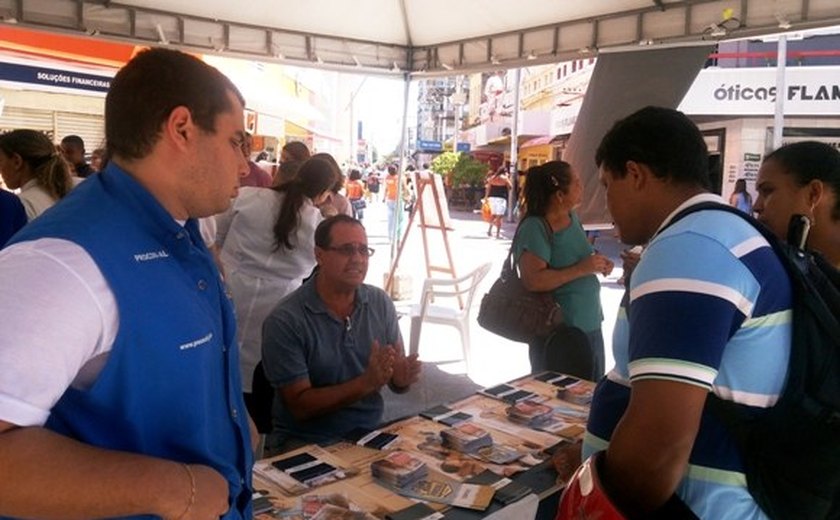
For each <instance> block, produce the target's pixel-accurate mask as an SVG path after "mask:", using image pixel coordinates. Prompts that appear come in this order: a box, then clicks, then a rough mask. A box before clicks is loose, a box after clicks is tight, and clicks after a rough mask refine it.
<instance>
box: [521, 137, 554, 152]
mask: <svg viewBox="0 0 840 520" xmlns="http://www.w3.org/2000/svg"><path fill="white" fill-rule="evenodd" d="M551 142H552V137H551V136H550V135H543V136H540V137H535V138H533V139H529V140H527V141H525V142H524V143H522V144H521V145H519V149H520V150H521V149H522V148H531V147H533V146H543V145H546V144H551Z"/></svg>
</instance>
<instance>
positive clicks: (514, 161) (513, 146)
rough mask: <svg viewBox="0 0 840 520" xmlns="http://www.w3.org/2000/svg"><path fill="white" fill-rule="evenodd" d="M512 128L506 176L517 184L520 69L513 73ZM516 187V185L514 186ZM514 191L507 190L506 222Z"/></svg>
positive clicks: (510, 209) (511, 218)
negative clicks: (508, 168)
mask: <svg viewBox="0 0 840 520" xmlns="http://www.w3.org/2000/svg"><path fill="white" fill-rule="evenodd" d="M513 78H514V79H513V83H514V85H513V125H511V126H512V127H513V128H511V129H510V171H509V172H508V175H509V177H510V178H511V179H513V180H514V182H518V180H519V179H518V174H517V172H518V171H519V164H518V163H519V82H520V80H521V79H522V69H520V68H516V69H514V72H513ZM514 186H516V184H514ZM515 192H516V190H513V189H512V190H508V207H507V221H508V222H513V221H514V211H513V209H514V208H513V207H514V205H515V204H516V195H515Z"/></svg>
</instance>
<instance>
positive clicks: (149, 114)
mask: <svg viewBox="0 0 840 520" xmlns="http://www.w3.org/2000/svg"><path fill="white" fill-rule="evenodd" d="M228 92H231V93H233V94H234V95H235V96H236V97H237V98H238V99H239V101H240V102H241V103H242V104H243V105H244V104H245V102H244V99H243V97H242V94H240V93H239V90H237V88H236V86H234V84H233V83H231V81H230V80H229V79H228V78H227V77H226V76H225V75H224V74H222V73H221V72H219V71H218V70H216V69H215V68H213V67H211V66H210V65H208V64H206V63H204V62H203V61H201V60H199V59H198V58H196V57H194V56H191V55H189V54H185V53H183V52H179V51H175V50H170V49H149V50H145V51H142V52H140V53H139V54H137V56H135V57H134V58H133V59H132V60H131V61H129V62H128V63H127V64H126V65H125V66H124V67H123V68H122V69H120V71H119V72H118V73H117V75H116V76H115V77H114V81H112V82H111V89H110V90H109V91H108V96H107V97H106V98H105V139H106V147H107V148H108V150H109V152H110V153H111V154H112V155H113V156H116V157H124V158H126V159H141V158H143V157H145V156H147V155H148V154H149V152H151V150H152V148H153V147H154V145H155V143H156V142H157V140H158V139H159V137H160V133H161V125H163V123H164V122H165V121H166V119H167V118H168V117H169V114H171V113H172V110H174V109H175V108H177V107H179V106H183V107H186V108H187V109H189V111H190V113H191V115H192V118H193V120H194V121H195V123H196V124H197V125H198V127H199V128H201V129H202V130H204V131H206V132H214V131H215V129H216V116H217V115H218V114H220V113H223V112H226V111H228V110H231V108H232V107H231V103H230V100H229V99H228Z"/></svg>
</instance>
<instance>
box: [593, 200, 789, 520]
mask: <svg viewBox="0 0 840 520" xmlns="http://www.w3.org/2000/svg"><path fill="white" fill-rule="evenodd" d="M710 199H711V200H715V201H718V198H717V197H716V196H711V195H708V194H704V195H698V196H696V197H693V198H691V199H689V200H688V201H686V202H685V203H684V204H683V205H682V206H680V207H679V208H677V210H675V211H674V213H673V214H672V215H671V216H669V218H668V219H666V222H668V221H670V219H671V218H672V217H673V215H675V214H676V213H677V212H679V211H681V210H682V209H684V208H686V207H689V206H691V205H693V204H696V203H698V202H702V201H707V200H710ZM629 301H630V311H629V313H628V311H627V308H626V307H624V306H622V308H621V309H620V310H619V316H618V319H617V322H616V326H615V329H614V335H613V351H614V355H615V360H616V367H615V369H614V370H613V371H612V372H610V373H609V374H607V377H606V378H604V380H602V381H601V383H600V384H599V385H598V387H597V389H596V393H595V397H594V399H593V403H592V412H591V415H590V418H589V424H588V426H587V434H586V438H585V443H584V456H588V455H590V454H591V453H592V452H594V451H598V450H602V449H605V448H606V447H607V445H608V443H609V439H610V437H611V436H612V432H613V430H614V428H615V426H616V424H617V423H618V421H619V420H620V419H621V417H622V415H623V414H624V410H625V409H626V407H627V404H628V402H629V399H630V390H631V384H632V383H633V382H634V381H641V380H645V379H659V380H669V381H676V382H680V383H684V384H688V385H696V386H699V387H701V388H704V389H707V390H709V391H712V392H714V393H715V394H716V395H717V396H718V397H720V398H722V399H725V400H730V401H735V402H738V403H743V404H746V405H748V406H751V407H755V408H756V410H758V409H761V408H766V407H769V406H772V405H773V404H774V403H775V402H776V400H777V399H778V396H779V394H780V393H781V390H782V388H783V386H784V383H785V379H786V376H787V366H788V359H789V355H790V342H791V317H792V314H791V287H790V282H789V280H788V278H787V275H786V273H785V271H784V267H783V266H782V264H781V263H780V261H779V260H778V258H777V257H776V254H775V253H774V252H773V249H772V248H771V247H770V245H769V244H768V243H767V241H766V240H765V239H764V238H763V237H762V236H761V235H760V233H759V232H758V231H756V230H755V229H753V227H752V226H750V225H749V224H748V223H747V222H746V221H744V220H743V219H741V218H740V217H738V216H737V215H732V214H729V213H725V212H723V211H715V210H707V211H700V212H696V213H692V214H691V215H688V216H686V217H685V218H683V219H681V220H680V221H678V222H675V223H674V224H673V225H672V226H670V227H668V228H667V229H665V230H664V231H661V232H660V233H659V234H657V235H656V236H655V237H654V239H653V240H652V241H651V242H650V244H649V246H648V248H647V250H646V251H645V253H644V254H643V256H642V259H641V261H640V262H639V265H638V266H637V267H636V270H635V271H634V273H633V276H632V281H631V286H630V294H629ZM628 314H629V316H628ZM640 448H642V447H640ZM677 493H678V495H679V496H680V497H681V498H682V499H683V500H684V501H685V502H686V503H687V504H688V505H689V507H691V509H692V510H693V511H694V512H695V514H697V515H698V516H699V517H700V518H704V519H715V520H726V519H739V520H740V519H764V518H766V516H765V515H764V513H763V512H762V511H761V510H760V509H759V508H758V506H757V505H756V503H755V501H754V500H753V499H752V497H751V496H750V494H749V492H748V490H747V488H746V476H745V475H744V468H743V464H742V461H741V458H740V455H739V452H738V450H737V448H736V445H735V442H734V439H733V438H732V437H731V436H730V435H729V433H728V432H727V431H726V430H725V428H724V426H723V424H722V423H721V422H720V420H719V419H718V418H717V417H716V416H714V415H713V414H712V413H711V412H709V411H708V410H707V411H704V412H703V417H702V420H701V423H700V429H699V431H698V435H697V438H696V440H695V443H694V447H693V449H692V452H691V455H690V458H689V467H688V470H687V473H686V475H685V476H684V478H683V480H682V482H681V483H680V484H679V486H678V488H677Z"/></svg>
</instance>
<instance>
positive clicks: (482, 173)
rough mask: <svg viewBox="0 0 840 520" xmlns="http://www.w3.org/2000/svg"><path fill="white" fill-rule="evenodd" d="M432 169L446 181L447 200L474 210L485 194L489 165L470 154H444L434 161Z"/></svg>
mask: <svg viewBox="0 0 840 520" xmlns="http://www.w3.org/2000/svg"><path fill="white" fill-rule="evenodd" d="M431 169H432V171H433V172H435V173H439V174H441V175H443V176H444V178H445V179H446V183H445V184H446V186H447V187H448V193H447V199H448V200H449V202H450V203H451V204H452V205H456V204H460V205H463V206H465V207H466V208H467V209H473V208H474V207H476V205H477V204H478V202H479V200H480V198H481V194H483V193H484V181H485V179H486V177H487V165H486V164H484V163H483V162H481V161H479V160H477V159H475V158H473V157H472V156H471V155H469V154H465V153H460V152H444V153H442V154H440V155H438V156H437V157H435V159H434V160H433V161H432V164H431Z"/></svg>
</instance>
